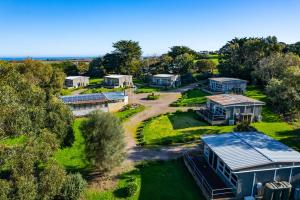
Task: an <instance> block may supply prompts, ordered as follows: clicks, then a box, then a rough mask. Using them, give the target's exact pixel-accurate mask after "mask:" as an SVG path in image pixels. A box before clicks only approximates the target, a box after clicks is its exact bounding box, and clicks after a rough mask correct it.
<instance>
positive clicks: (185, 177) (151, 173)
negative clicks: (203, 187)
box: [85, 159, 204, 200]
mask: <svg viewBox="0 0 300 200" xmlns="http://www.w3.org/2000/svg"><path fill="white" fill-rule="evenodd" d="M132 181H134V182H136V183H137V185H138V191H137V192H136V194H135V195H134V196H133V197H125V196H124V193H123V192H122V191H123V188H124V187H125V186H126V185H127V184H128V183H129V182H132ZM85 199H86V200H107V199H128V200H148V199H173V200H181V199H186V200H192V199H199V200H202V199H203V200H204V198H203V197H202V194H201V192H200V190H199V188H198V187H197V186H196V184H195V182H194V180H193V178H192V177H191V175H190V174H189V172H188V171H187V169H186V167H185V166H184V164H183V161H182V160H181V159H179V160H171V161H156V162H147V163H142V164H139V165H137V166H136V169H134V170H132V171H130V172H127V173H123V174H121V175H120V181H119V183H118V186H117V188H116V189H113V190H108V191H97V190H95V189H88V190H87V192H86V195H85Z"/></svg>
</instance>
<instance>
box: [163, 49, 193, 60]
mask: <svg viewBox="0 0 300 200" xmlns="http://www.w3.org/2000/svg"><path fill="white" fill-rule="evenodd" d="M185 53H187V54H190V55H193V56H195V57H196V55H197V53H196V52H195V51H194V50H192V49H191V48H189V47H187V46H173V47H171V48H170V51H169V52H168V55H169V56H171V57H172V58H173V59H175V58H176V57H177V56H180V55H183V54H185Z"/></svg>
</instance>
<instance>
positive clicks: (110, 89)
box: [81, 87, 124, 94]
mask: <svg viewBox="0 0 300 200" xmlns="http://www.w3.org/2000/svg"><path fill="white" fill-rule="evenodd" d="M121 91H124V88H121V87H120V88H104V87H97V88H89V89H87V90H86V91H84V92H82V93H81V94H91V93H100V92H121Z"/></svg>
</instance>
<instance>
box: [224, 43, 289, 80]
mask: <svg viewBox="0 0 300 200" xmlns="http://www.w3.org/2000/svg"><path fill="white" fill-rule="evenodd" d="M284 48H285V46H284V45H283V44H282V43H278V42H277V38H276V37H267V38H241V39H239V38H235V39H233V40H231V41H229V42H227V44H226V45H225V46H223V47H222V48H221V49H220V51H219V57H220V64H219V65H218V70H219V72H220V74H221V75H223V76H229V77H239V78H242V79H246V80H249V81H251V80H252V79H251V73H252V72H253V71H254V68H255V67H256V66H257V65H258V63H259V61H260V60H261V59H262V58H264V57H267V56H269V55H271V54H272V53H274V52H282V51H283V49H284Z"/></svg>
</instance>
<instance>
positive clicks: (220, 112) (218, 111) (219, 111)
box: [216, 107, 226, 115]
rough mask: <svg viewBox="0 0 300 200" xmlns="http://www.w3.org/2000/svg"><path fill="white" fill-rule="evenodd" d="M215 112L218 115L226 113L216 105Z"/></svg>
mask: <svg viewBox="0 0 300 200" xmlns="http://www.w3.org/2000/svg"><path fill="white" fill-rule="evenodd" d="M216 113H217V114H220V115H226V110H225V109H223V108H220V107H216Z"/></svg>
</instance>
